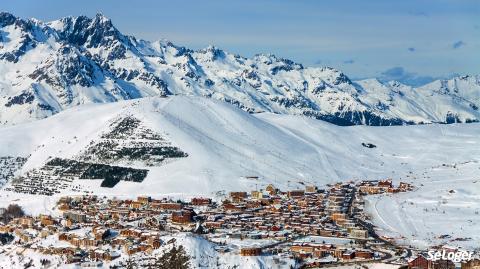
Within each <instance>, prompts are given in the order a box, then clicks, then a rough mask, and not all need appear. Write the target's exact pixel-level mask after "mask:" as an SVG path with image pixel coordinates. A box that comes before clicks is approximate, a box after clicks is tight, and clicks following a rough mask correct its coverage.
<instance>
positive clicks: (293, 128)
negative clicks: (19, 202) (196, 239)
mask: <svg viewBox="0 0 480 269" xmlns="http://www.w3.org/2000/svg"><path fill="white" fill-rule="evenodd" d="M92 115H95V120H91V119H92ZM124 117H134V118H136V119H139V120H140V121H141V122H142V124H143V125H144V126H147V127H148V128H150V129H151V130H153V131H155V132H156V133H158V134H161V135H162V136H163V139H165V140H166V141H169V143H171V144H172V145H173V146H176V147H178V148H179V149H180V150H181V151H183V152H185V153H187V154H188V157H185V158H178V159H173V160H172V161H169V162H166V163H164V164H161V165H155V166H148V165H145V164H142V163H137V164H127V166H131V167H136V168H142V169H148V170H149V173H148V175H147V177H146V178H145V180H144V181H143V182H141V183H136V182H120V183H119V184H118V185H117V186H115V187H114V188H112V189H109V188H100V187H99V186H100V182H99V181H95V180H80V181H82V184H84V188H85V189H92V190H95V191H98V192H101V193H115V194H120V195H121V194H126V193H128V194H132V195H135V194H139V193H142V194H175V193H181V194H200V193H203V194H210V195H211V194H212V193H213V192H215V191H220V190H233V189H245V190H248V189H251V188H254V187H255V185H256V184H260V185H262V184H267V183H274V184H276V185H278V186H279V187H282V188H287V187H290V188H293V187H301V185H299V182H304V183H315V184H318V185H322V184H326V183H329V182H334V181H339V180H347V179H365V178H368V179H378V178H383V177H393V178H395V179H396V180H400V179H408V177H407V176H408V175H409V172H410V171H421V170H423V169H427V168H429V167H432V166H438V165H442V164H444V163H446V164H451V163H461V162H466V161H478V160H479V159H480V147H478V144H479V143H480V137H479V136H478V132H479V130H480V125H479V124H476V123H475V124H468V125H422V126H392V127H367V126H352V127H340V126H336V125H333V124H329V123H326V122H323V121H317V120H314V119H310V118H308V117H299V116H288V115H278V114H249V113H246V112H244V111H242V110H239V109H237V108H235V107H234V106H232V105H229V104H226V103H223V102H218V101H213V100H211V99H208V98H199V97H182V96H173V97H169V98H146V99H141V100H132V101H124V102H117V103H111V104H103V105H88V106H84V107H76V108H73V109H69V110H67V111H64V112H62V113H59V114H58V115H55V116H52V117H50V118H48V119H45V120H40V121H36V122H33V123H28V124H21V125H17V126H12V127H4V128H1V129H0V156H14V157H17V156H20V157H27V156H30V157H29V158H28V160H27V162H26V164H25V165H24V166H23V168H22V172H23V173H25V172H27V171H30V170H32V169H34V168H39V167H42V166H43V165H44V164H45V163H46V162H47V161H48V160H51V159H52V158H53V157H60V158H70V159H79V158H80V159H81V156H82V152H85V151H86V149H87V148H88V146H89V145H92V144H94V143H96V141H99V140H100V137H101V136H102V134H104V133H105V132H106V131H108V129H109V128H110V127H109V126H111V125H112V122H115V121H118V119H122V118H124ZM363 142H365V143H373V144H375V145H376V146H377V147H376V148H374V149H370V148H366V147H364V146H362V143H363ZM114 164H116V163H114ZM247 176H260V179H259V180H258V181H252V180H251V179H246V178H245V177H247Z"/></svg>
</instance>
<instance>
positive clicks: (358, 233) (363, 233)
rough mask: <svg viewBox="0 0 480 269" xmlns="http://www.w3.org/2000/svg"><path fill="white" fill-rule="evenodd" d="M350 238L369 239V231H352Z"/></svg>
mask: <svg viewBox="0 0 480 269" xmlns="http://www.w3.org/2000/svg"><path fill="white" fill-rule="evenodd" d="M350 236H351V237H354V238H361V239H366V238H368V231H367V230H364V229H352V230H351V231H350Z"/></svg>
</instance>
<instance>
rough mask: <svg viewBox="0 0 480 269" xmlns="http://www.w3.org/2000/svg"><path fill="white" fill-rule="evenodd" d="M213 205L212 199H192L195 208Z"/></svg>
mask: <svg viewBox="0 0 480 269" xmlns="http://www.w3.org/2000/svg"><path fill="white" fill-rule="evenodd" d="M211 203H212V199H210V198H192V200H191V204H192V205H194V206H203V205H210V204H211Z"/></svg>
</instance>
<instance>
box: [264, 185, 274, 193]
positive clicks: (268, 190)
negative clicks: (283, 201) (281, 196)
mask: <svg viewBox="0 0 480 269" xmlns="http://www.w3.org/2000/svg"><path fill="white" fill-rule="evenodd" d="M265 190H266V191H267V192H268V193H269V194H270V195H276V194H277V189H276V188H275V187H274V186H273V185H272V184H268V186H267V188H265Z"/></svg>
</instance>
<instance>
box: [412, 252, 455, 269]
mask: <svg viewBox="0 0 480 269" xmlns="http://www.w3.org/2000/svg"><path fill="white" fill-rule="evenodd" d="M408 269H455V264H454V263H453V262H452V261H450V260H438V261H432V260H430V259H429V258H428V256H424V255H422V254H421V255H418V256H417V257H416V258H414V259H412V260H410V261H409V262H408Z"/></svg>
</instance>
